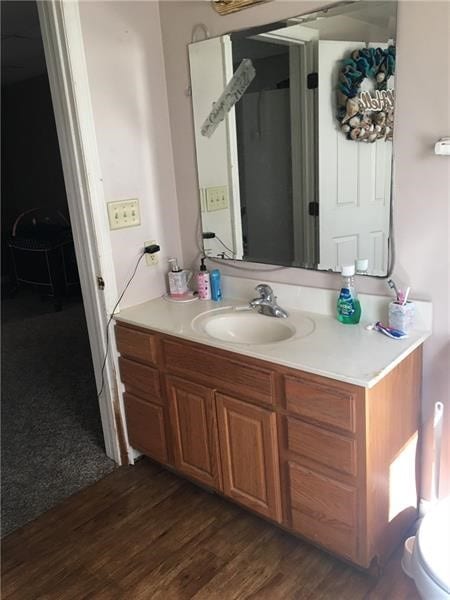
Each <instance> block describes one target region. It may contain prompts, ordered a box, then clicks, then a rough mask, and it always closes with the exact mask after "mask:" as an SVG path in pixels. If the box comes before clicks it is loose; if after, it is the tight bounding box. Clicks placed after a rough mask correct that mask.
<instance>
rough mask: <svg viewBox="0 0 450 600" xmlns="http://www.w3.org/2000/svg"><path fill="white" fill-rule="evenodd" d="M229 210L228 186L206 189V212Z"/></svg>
mask: <svg viewBox="0 0 450 600" xmlns="http://www.w3.org/2000/svg"><path fill="white" fill-rule="evenodd" d="M226 208H228V188H227V186H226V185H223V186H218V187H210V188H206V210H207V211H208V212H213V211H215V210H225V209H226Z"/></svg>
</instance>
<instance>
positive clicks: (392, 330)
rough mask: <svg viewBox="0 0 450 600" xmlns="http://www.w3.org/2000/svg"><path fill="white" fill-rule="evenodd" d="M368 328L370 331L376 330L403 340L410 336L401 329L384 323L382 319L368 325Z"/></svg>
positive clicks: (394, 338)
mask: <svg viewBox="0 0 450 600" xmlns="http://www.w3.org/2000/svg"><path fill="white" fill-rule="evenodd" d="M366 329H367V330H368V331H371V330H375V331H379V332H380V333H383V334H384V335H387V336H388V337H390V338H392V339H393V340H401V339H403V338H405V337H408V334H407V333H405V332H404V331H401V330H400V329H395V328H394V327H388V326H387V325H383V323H381V322H380V321H377V322H376V323H374V324H373V325H367V327H366Z"/></svg>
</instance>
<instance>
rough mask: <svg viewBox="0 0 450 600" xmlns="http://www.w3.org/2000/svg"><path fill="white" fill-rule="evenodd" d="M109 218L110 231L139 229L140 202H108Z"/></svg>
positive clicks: (136, 200) (133, 200)
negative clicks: (127, 228) (126, 228)
mask: <svg viewBox="0 0 450 600" xmlns="http://www.w3.org/2000/svg"><path fill="white" fill-rule="evenodd" d="M108 217H109V228H110V229H124V228H125V227H137V226H138V225H140V224H141V215H140V213H139V200H138V199H137V198H131V199H130V200H117V201H115V202H108Z"/></svg>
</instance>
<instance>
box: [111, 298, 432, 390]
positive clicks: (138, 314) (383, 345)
mask: <svg viewBox="0 0 450 600" xmlns="http://www.w3.org/2000/svg"><path fill="white" fill-rule="evenodd" d="M246 304H248V300H245V299H226V298H225V299H224V300H223V301H221V302H212V301H205V300H196V301H194V302H190V303H179V302H178V303H175V302H170V301H167V300H165V299H164V298H157V299H155V300H150V301H148V302H145V303H143V304H140V305H138V306H134V307H131V308H126V309H124V310H122V311H121V312H120V313H119V314H118V315H116V317H115V318H116V320H117V321H119V322H123V323H128V324H130V325H136V326H139V327H143V328H146V329H151V330H153V331H158V332H161V333H166V334H168V335H173V336H176V337H179V338H182V339H185V340H190V341H194V342H199V343H202V344H206V345H208V346H212V347H214V348H222V349H224V350H230V351H232V352H236V353H238V354H244V355H245V356H251V357H254V358H259V359H262V360H265V361H269V362H272V363H276V364H280V365H285V366H287V367H292V368H294V369H300V370H302V371H305V372H308V373H314V374H316V375H322V376H324V377H330V378H332V379H337V380H339V381H344V382H347V383H352V384H355V385H359V386H362V387H366V388H371V387H373V386H374V385H375V384H376V383H377V382H378V381H379V380H380V379H382V378H383V377H384V376H385V375H386V374H387V373H388V372H389V371H391V370H392V369H393V368H394V367H395V366H396V365H397V364H399V363H400V362H401V361H402V360H403V359H404V358H405V357H406V356H407V355H408V354H410V353H411V352H412V351H413V350H415V349H416V348H417V347H418V346H420V344H422V343H423V342H424V341H425V340H426V339H427V338H428V337H429V335H430V331H429V330H422V331H413V332H411V333H410V334H409V336H408V337H407V338H404V339H402V340H393V339H390V338H388V337H386V336H384V335H382V334H381V333H379V332H377V331H368V330H367V329H366V328H365V325H366V324H367V321H364V320H362V322H361V323H360V324H358V325H343V324H341V323H339V322H338V321H337V320H336V318H335V317H332V316H329V315H326V314H319V313H316V312H310V311H299V310H293V309H292V308H290V307H288V306H283V304H281V302H280V304H281V305H282V306H283V308H287V309H288V311H289V318H288V319H287V321H288V322H289V323H291V324H292V325H293V326H294V327H295V325H296V322H297V324H298V323H300V320H304V318H305V317H309V318H310V319H312V321H313V322H314V328H313V331H312V332H311V333H310V334H309V335H307V336H305V337H300V338H296V337H295V336H294V337H293V338H291V339H288V340H284V341H281V342H276V343H271V344H264V345H250V344H237V343H227V342H222V341H219V340H216V339H214V338H212V337H209V336H208V335H207V334H206V333H205V332H204V331H202V330H201V328H199V327H196V326H195V321H194V325H193V323H192V322H193V320H194V319H195V318H196V317H199V315H201V314H202V313H204V312H206V311H211V310H220V311H222V310H232V309H233V307H242V306H245V305H246ZM261 318H264V319H271V318H273V317H263V316H262V317H261ZM197 321H198V319H197Z"/></svg>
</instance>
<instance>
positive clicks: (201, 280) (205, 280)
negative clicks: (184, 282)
mask: <svg viewBox="0 0 450 600" xmlns="http://www.w3.org/2000/svg"><path fill="white" fill-rule="evenodd" d="M201 263H202V264H201V265H200V271H199V272H198V273H197V277H196V279H197V291H198V297H199V298H200V300H211V282H210V279H209V271H208V269H207V268H206V265H205V257H203V258H202V259H201Z"/></svg>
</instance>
